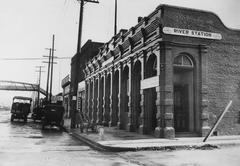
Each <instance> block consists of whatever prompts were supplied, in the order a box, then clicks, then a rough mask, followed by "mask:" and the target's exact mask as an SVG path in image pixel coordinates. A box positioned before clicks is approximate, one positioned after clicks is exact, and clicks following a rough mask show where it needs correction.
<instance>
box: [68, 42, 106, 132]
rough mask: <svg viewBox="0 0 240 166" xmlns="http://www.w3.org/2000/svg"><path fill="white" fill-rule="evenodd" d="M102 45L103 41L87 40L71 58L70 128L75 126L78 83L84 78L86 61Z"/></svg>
mask: <svg viewBox="0 0 240 166" xmlns="http://www.w3.org/2000/svg"><path fill="white" fill-rule="evenodd" d="M102 45H103V43H100V42H93V41H92V40H88V41H87V42H86V43H85V44H84V45H83V46H82V48H81V53H77V54H76V55H74V56H73V57H72V59H71V80H70V81H71V83H70V100H71V101H70V116H71V127H72V128H75V126H76V114H77V112H78V111H79V110H78V107H77V104H78V101H77V97H78V83H79V82H81V81H83V80H85V74H84V69H85V67H86V66H85V64H86V62H87V61H88V60H89V59H91V58H93V57H94V56H95V55H97V54H98V52H99V48H100V47H101V46H102Z"/></svg>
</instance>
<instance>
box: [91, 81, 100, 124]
mask: <svg viewBox="0 0 240 166" xmlns="http://www.w3.org/2000/svg"><path fill="white" fill-rule="evenodd" d="M98 81H99V80H98V79H96V80H95V82H94V97H93V98H94V103H93V107H94V109H93V110H92V111H93V114H92V116H93V119H92V120H93V121H92V122H93V123H96V122H97V102H98V101H97V99H98V97H99V96H98Z"/></svg>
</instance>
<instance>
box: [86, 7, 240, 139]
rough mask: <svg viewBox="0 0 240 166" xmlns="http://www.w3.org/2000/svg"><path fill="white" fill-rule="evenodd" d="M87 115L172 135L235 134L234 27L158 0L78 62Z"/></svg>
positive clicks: (237, 60) (238, 71)
mask: <svg viewBox="0 0 240 166" xmlns="http://www.w3.org/2000/svg"><path fill="white" fill-rule="evenodd" d="M85 73H86V77H85V79H86V80H85V81H86V87H85V89H86V93H85V94H86V100H85V111H86V112H85V113H86V114H87V115H88V116H89V118H90V119H91V122H92V123H96V124H104V125H106V126H117V127H118V128H119V129H123V130H127V131H134V132H139V133H142V134H154V135H155V136H156V137H165V138H174V137H175V136H178V135H179V136H181V135H184V136H185V135H188V134H190V135H196V136H205V135H206V134H207V133H208V132H209V130H210V128H211V127H212V126H213V124H214V123H215V121H216V120H217V117H218V116H219V115H220V114H221V112H222V111H223V110H224V108H225V106H226V105H227V104H228V102H229V101H230V100H233V104H232V106H231V107H230V110H229V111H228V112H227V114H226V116H224V118H223V120H222V121H221V123H220V125H219V127H218V128H217V130H216V133H215V134H219V135H234V134H240V112H239V108H240V99H239V94H240V31H239V30H233V29H229V28H227V27H226V26H225V25H224V24H223V23H222V21H221V20H220V19H219V17H218V16H217V15H216V14H214V13H212V12H208V11H202V10H195V9H189V8H182V7H176V6H169V5H160V6H158V7H157V8H156V10H154V11H153V12H152V13H151V14H150V15H148V16H147V17H144V18H139V22H138V24H137V25H136V26H134V27H132V28H130V29H129V30H127V31H125V30H121V31H120V32H119V33H118V34H117V35H116V36H114V37H113V38H112V39H111V40H110V41H109V42H107V43H105V44H104V46H103V47H102V48H101V50H100V52H99V53H98V54H97V55H95V56H94V57H92V58H91V59H89V60H88V62H87V65H86V67H85Z"/></svg>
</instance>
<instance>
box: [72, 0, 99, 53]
mask: <svg viewBox="0 0 240 166" xmlns="http://www.w3.org/2000/svg"><path fill="white" fill-rule="evenodd" d="M77 1H79V2H80V14H79V26H78V43H77V53H80V52H81V40H82V24H83V6H84V2H85V3H87V2H90V3H99V2H98V0H77Z"/></svg>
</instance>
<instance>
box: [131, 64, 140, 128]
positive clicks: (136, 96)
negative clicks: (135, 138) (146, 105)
mask: <svg viewBox="0 0 240 166" xmlns="http://www.w3.org/2000/svg"><path fill="white" fill-rule="evenodd" d="M132 79H133V87H132V91H133V92H132V94H133V99H132V102H133V111H132V118H133V119H132V123H133V131H137V130H138V128H139V125H140V113H141V106H140V101H141V95H140V88H141V87H140V86H141V85H140V83H141V62H140V61H136V62H135V64H134V66H133V73H132Z"/></svg>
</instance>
